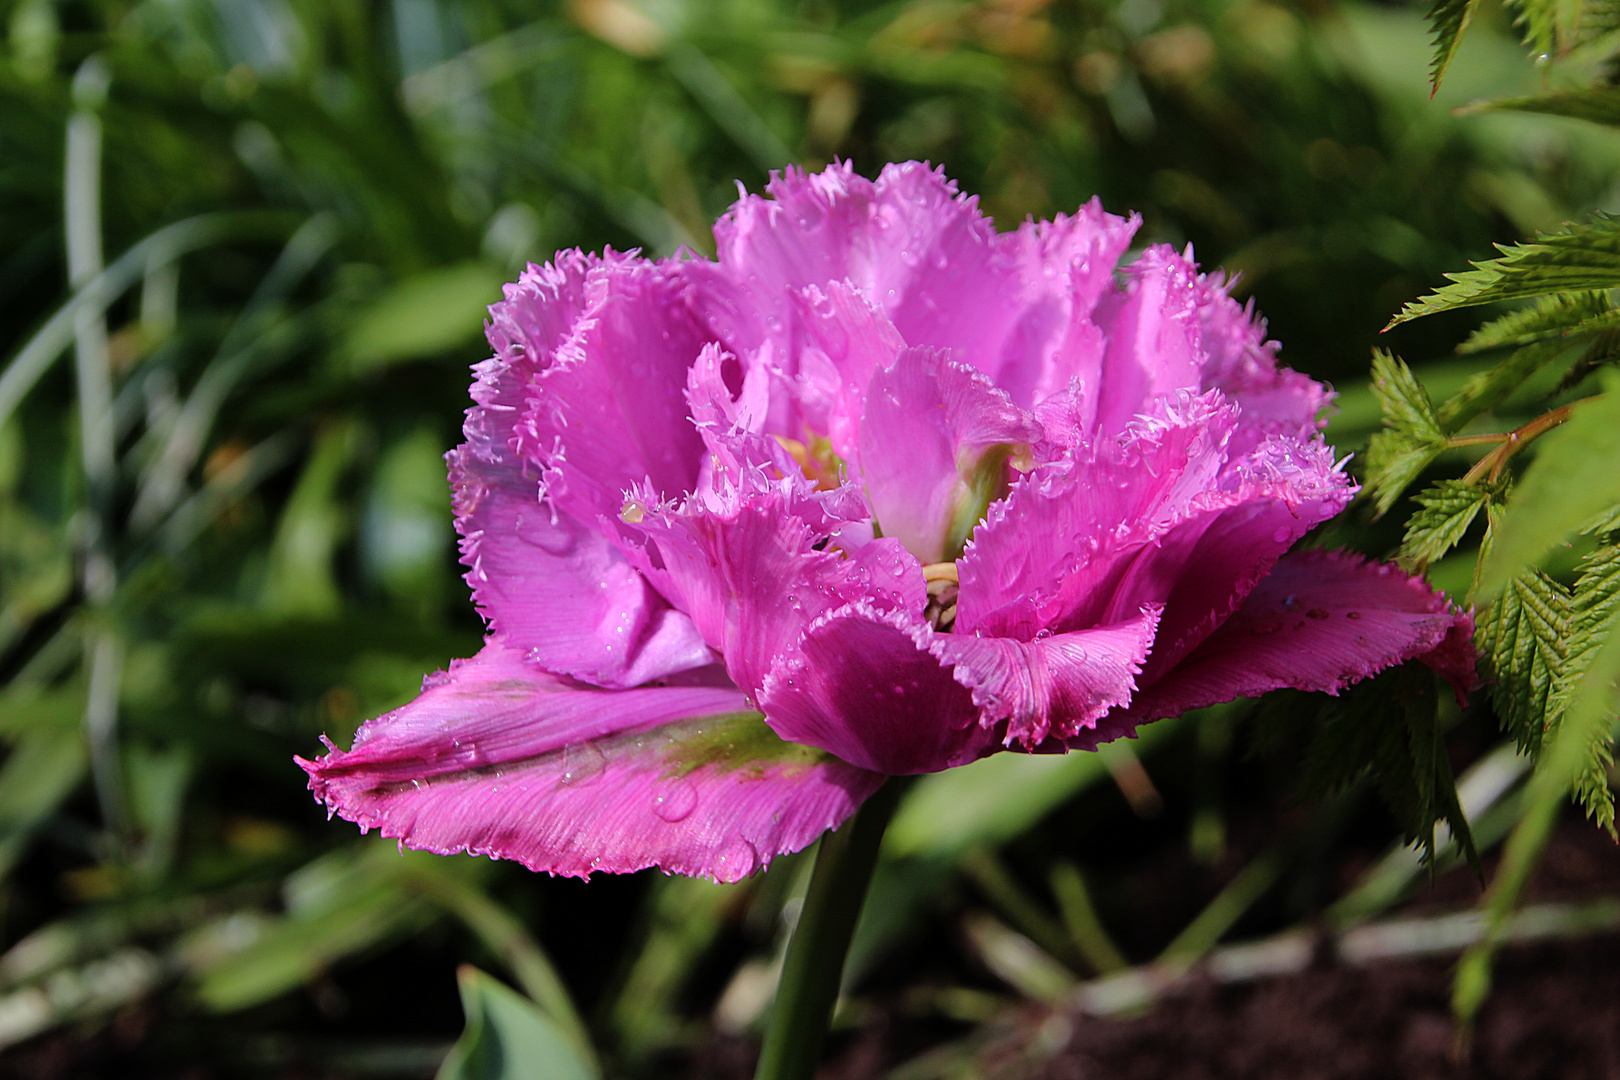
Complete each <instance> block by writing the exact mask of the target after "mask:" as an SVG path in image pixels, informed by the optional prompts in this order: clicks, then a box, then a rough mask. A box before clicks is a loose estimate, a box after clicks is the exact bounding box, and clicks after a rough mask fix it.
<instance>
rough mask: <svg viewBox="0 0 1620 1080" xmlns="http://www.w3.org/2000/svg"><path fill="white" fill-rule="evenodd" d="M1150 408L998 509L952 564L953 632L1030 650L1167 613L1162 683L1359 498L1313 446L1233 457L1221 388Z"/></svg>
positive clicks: (1285, 445) (1158, 659) (1159, 650)
mask: <svg viewBox="0 0 1620 1080" xmlns="http://www.w3.org/2000/svg"><path fill="white" fill-rule="evenodd" d="M1155 412H1156V415H1153V416H1146V417H1141V418H1139V419H1138V420H1137V421H1136V422H1134V423H1133V424H1132V425H1131V426H1130V427H1129V428H1127V430H1126V432H1125V433H1124V435H1123V436H1122V437H1121V438H1119V439H1117V440H1103V441H1102V442H1101V443H1099V444H1097V445H1096V446H1095V448H1094V449H1092V450H1090V451H1085V450H1084V449H1082V450H1081V451H1078V452H1076V453H1075V455H1074V456H1073V457H1071V458H1068V459H1065V460H1062V461H1059V462H1055V463H1053V464H1051V465H1049V466H1046V467H1044V468H1043V469H1041V470H1039V471H1038V472H1037V474H1036V475H1033V476H1031V477H1030V478H1029V479H1027V480H1025V481H1023V482H1022V483H1020V484H1019V485H1017V486H1016V487H1014V489H1013V491H1012V493H1011V494H1010V496H1009V497H1008V498H1007V499H1006V500H1005V501H1004V502H1002V503H1000V504H998V505H997V506H995V507H993V508H992V510H991V513H990V515H989V516H988V518H987V520H986V521H985V523H984V524H983V525H981V526H980V527H979V529H978V530H977V531H976V532H975V533H974V537H973V542H972V543H971V544H970V545H969V547H968V550H967V552H966V554H965V555H964V556H963V558H962V560H961V561H960V563H959V564H958V568H959V574H960V578H961V594H960V596H959V597H958V601H957V603H958V611H957V629H958V630H961V631H964V632H970V633H981V634H987V635H993V636H998V637H1011V638H1015V639H1017V640H1020V641H1028V640H1030V639H1031V638H1032V637H1033V635H1034V634H1035V633H1036V632H1038V631H1042V630H1049V631H1053V632H1060V633H1061V632H1064V631H1069V630H1076V629H1084V628H1087V627H1091V626H1105V625H1109V624H1112V623H1116V622H1120V621H1123V620H1126V619H1130V618H1132V617H1134V616H1135V614H1136V613H1137V612H1139V611H1141V610H1142V609H1143V608H1144V607H1147V606H1150V605H1161V606H1163V608H1164V614H1163V618H1162V620H1161V622H1160V625H1159V630H1158V640H1157V643H1156V644H1155V646H1154V649H1153V653H1152V655H1151V656H1150V657H1149V659H1148V661H1147V672H1148V676H1149V677H1150V678H1151V677H1154V676H1156V675H1157V674H1158V673H1159V672H1161V671H1163V670H1164V668H1166V667H1167V666H1168V665H1169V664H1171V663H1174V662H1175V660H1177V659H1179V658H1180V656H1182V655H1185V653H1186V652H1187V651H1188V650H1189V649H1191V648H1192V647H1193V646H1194V645H1196V644H1197V643H1198V642H1199V641H1201V640H1202V639H1203V637H1204V636H1206V635H1207V634H1208V633H1209V632H1210V631H1211V630H1213V629H1214V628H1215V626H1216V625H1218V624H1219V622H1220V621H1221V620H1223V619H1224V618H1226V616H1228V615H1229V614H1230V613H1231V612H1232V611H1233V610H1235V609H1236V607H1237V605H1238V604H1239V603H1241V602H1242V600H1243V598H1244V596H1246V595H1247V594H1248V592H1249V590H1250V589H1251V588H1253V587H1254V585H1255V583H1256V582H1257V581H1259V580H1260V579H1261V577H1262V576H1263V575H1264V574H1265V573H1266V572H1267V571H1268V570H1269V569H1270V568H1271V565H1272V563H1273V562H1274V561H1275V560H1276V559H1277V558H1278V557H1279V556H1280V555H1281V554H1282V553H1283V552H1284V551H1286V550H1287V549H1288V548H1289V547H1290V546H1292V545H1293V544H1294V543H1296V542H1297V541H1298V540H1299V539H1300V537H1301V536H1303V535H1304V534H1305V533H1306V532H1307V531H1308V530H1310V529H1311V528H1312V527H1314V526H1315V525H1317V524H1318V523H1320V522H1321V521H1324V520H1326V519H1327V518H1329V517H1331V516H1332V515H1333V514H1335V513H1337V512H1338V511H1339V510H1340V509H1342V508H1343V506H1344V504H1345V503H1346V502H1347V501H1348V500H1349V498H1350V496H1351V495H1352V494H1353V493H1354V486H1353V484H1352V483H1351V482H1350V480H1349V478H1348V477H1347V476H1345V475H1344V473H1343V472H1342V471H1341V470H1339V469H1338V468H1336V467H1335V465H1334V463H1333V460H1332V457H1331V451H1329V450H1328V449H1327V447H1326V446H1325V445H1324V444H1322V443H1321V442H1320V441H1319V440H1318V441H1316V442H1312V443H1299V442H1288V441H1284V440H1272V441H1270V442H1268V443H1267V444H1265V446H1264V447H1262V448H1260V449H1258V450H1257V451H1256V452H1255V453H1253V454H1251V455H1249V456H1248V457H1245V458H1242V459H1239V460H1238V461H1235V462H1234V461H1231V460H1229V458H1228V456H1227V453H1226V447H1227V445H1228V442H1229V440H1230V439H1231V437H1232V434H1233V432H1234V431H1235V430H1237V429H1238V426H1239V424H1240V413H1239V412H1238V410H1237V408H1236V407H1235V406H1233V405H1232V404H1231V403H1228V402H1225V401H1224V400H1223V399H1222V398H1221V396H1220V395H1219V394H1218V393H1209V394H1204V395H1202V396H1200V397H1196V398H1189V397H1186V396H1185V395H1182V396H1179V397H1177V398H1170V399H1161V400H1160V401H1159V402H1158V403H1157V404H1156V407H1155ZM1049 415H1051V414H1050V413H1046V414H1043V418H1044V416H1049ZM1048 427H1049V428H1050V427H1052V425H1050V424H1049V425H1048Z"/></svg>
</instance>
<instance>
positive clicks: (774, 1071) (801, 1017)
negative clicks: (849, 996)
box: [754, 780, 906, 1080]
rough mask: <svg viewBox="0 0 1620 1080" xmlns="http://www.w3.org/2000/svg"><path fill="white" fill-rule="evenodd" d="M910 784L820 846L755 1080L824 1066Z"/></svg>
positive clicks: (888, 791) (809, 1073)
mask: <svg viewBox="0 0 1620 1080" xmlns="http://www.w3.org/2000/svg"><path fill="white" fill-rule="evenodd" d="M905 787H906V785H905V783H904V782H903V781H900V780H890V781H889V782H888V783H886V784H884V785H883V786H882V787H881V788H879V789H878V791H877V794H875V795H873V796H872V797H871V798H870V799H868V800H867V801H866V805H865V806H863V807H861V808H860V810H859V811H857V812H856V814H855V816H854V817H852V818H850V819H849V820H848V821H846V822H845V823H844V824H843V826H842V827H840V828H839V829H838V830H837V831H835V832H830V833H827V834H826V835H825V836H823V837H822V838H821V843H820V844H819V845H818V846H817V848H816V865H815V869H814V870H812V871H811V873H810V888H809V890H808V891H807V892H806V893H805V897H804V907H803V908H802V909H800V912H799V922H798V925H797V926H795V927H794V929H793V937H792V938H791V939H790V940H789V941H788V947H787V956H786V957H785V958H784V959H783V961H782V978H781V980H780V981H779V982H778V983H777V984H776V1005H775V1007H774V1008H773V1009H772V1011H771V1021H770V1026H769V1027H768V1028H767V1029H766V1031H765V1045H764V1046H763V1047H762V1048H761V1050H760V1055H759V1068H758V1069H757V1070H756V1071H755V1073H754V1080H809V1078H811V1077H813V1076H815V1073H816V1066H817V1065H818V1064H820V1062H821V1044H822V1043H823V1042H824V1041H825V1040H826V1038H827V1027H828V1025H829V1024H830V1023H831V1022H832V1010H833V1005H834V1003H835V1002H837V1000H838V988H839V984H840V982H841V981H842V980H843V975H844V957H845V955H846V954H847V953H848V952H849V942H850V939H851V938H852V937H853V936H854V934H855V922H856V920H857V919H858V918H859V917H860V914H861V906H862V904H863V903H864V902H865V900H866V889H867V886H868V885H870V884H871V882H872V870H873V868H875V867H876V866H877V857H878V848H879V847H880V846H881V845H882V843H883V830H884V829H886V828H888V826H889V819H890V818H891V817H893V816H894V808H895V806H896V805H897V804H898V803H899V801H900V795H901V792H903V791H904V790H905Z"/></svg>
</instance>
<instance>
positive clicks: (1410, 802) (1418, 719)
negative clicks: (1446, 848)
mask: <svg viewBox="0 0 1620 1080" xmlns="http://www.w3.org/2000/svg"><path fill="white" fill-rule="evenodd" d="M1438 703H1439V701H1438V698H1437V696H1436V693H1435V676H1434V672H1432V671H1430V670H1428V669H1427V668H1425V667H1423V665H1421V664H1408V665H1406V666H1404V667H1399V668H1395V669H1393V670H1390V671H1386V672H1384V673H1383V674H1381V675H1379V676H1377V677H1376V678H1374V679H1369V680H1367V681H1366V682H1363V683H1361V684H1360V685H1359V686H1357V687H1355V689H1353V690H1351V691H1349V692H1348V693H1346V694H1344V695H1343V696H1341V697H1338V698H1335V699H1334V700H1333V701H1331V702H1330V703H1329V704H1328V705H1327V706H1326V707H1325V708H1324V709H1323V711H1322V714H1321V718H1320V721H1319V724H1318V727H1317V729H1316V732H1315V735H1314V737H1313V738H1312V741H1311V745H1310V748H1309V750H1308V751H1307V753H1306V757H1305V762H1304V765H1303V767H1302V769H1301V770H1300V782H1299V783H1300V794H1301V795H1303V796H1306V797H1312V798H1315V797H1320V796H1321V795H1324V794H1327V793H1329V792H1331V791H1334V790H1337V789H1341V788H1343V787H1345V786H1347V785H1349V784H1350V783H1352V782H1354V781H1356V780H1357V779H1359V778H1361V777H1362V776H1364V775H1368V774H1369V773H1370V775H1371V777H1372V779H1373V782H1374V783H1375V784H1376V786H1377V789H1378V794H1379V797H1380V798H1381V799H1382V800H1383V802H1384V805H1385V806H1386V807H1387V808H1388V809H1389V811H1390V813H1391V814H1392V815H1393V816H1394V818H1395V820H1396V821H1397V822H1398V823H1399V824H1400V826H1401V829H1402V831H1403V832H1404V833H1405V834H1406V838H1407V839H1408V840H1409V841H1415V842H1417V843H1420V844H1422V845H1423V853H1424V861H1425V862H1429V863H1432V862H1433V859H1434V855H1435V845H1434V826H1435V823H1436V822H1438V821H1441V820H1444V821H1445V822H1446V823H1447V824H1449V825H1450V826H1451V831H1452V835H1453V836H1455V837H1456V838H1457V840H1458V843H1459V844H1460V845H1461V847H1462V850H1463V852H1464V853H1465V854H1466V855H1467V857H1468V860H1469V862H1471V863H1476V864H1477V861H1478V856H1477V854H1476V853H1475V850H1474V839H1473V835H1472V834H1471V833H1470V831H1469V828H1468V819H1467V817H1466V816H1464V814H1463V812H1462V805H1461V803H1460V801H1459V800H1458V798H1457V784H1456V780H1455V778H1454V777H1453V776H1452V774H1451V766H1450V763H1449V762H1448V761H1447V759H1446V754H1445V748H1444V746H1443V744H1442V742H1441V738H1440V735H1441V732H1440V728H1439V723H1438V718H1439V712H1438V708H1437V706H1438Z"/></svg>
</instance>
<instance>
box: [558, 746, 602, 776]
mask: <svg viewBox="0 0 1620 1080" xmlns="http://www.w3.org/2000/svg"><path fill="white" fill-rule="evenodd" d="M606 768H607V755H606V754H604V753H602V750H601V747H599V746H597V745H596V744H595V743H571V744H569V745H568V746H565V747H563V752H562V779H561V780H559V781H558V783H560V784H565V785H567V786H569V787H584V786H585V785H586V784H591V783H595V782H596V781H597V780H600V779H601V778H602V772H603V771H604V770H605V769H606Z"/></svg>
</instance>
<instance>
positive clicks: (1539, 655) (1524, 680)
mask: <svg viewBox="0 0 1620 1080" xmlns="http://www.w3.org/2000/svg"><path fill="white" fill-rule="evenodd" d="M1569 630H1570V598H1569V594H1568V593H1567V592H1566V591H1565V590H1564V587H1563V586H1562V585H1559V584H1558V583H1557V582H1556V581H1554V580H1553V579H1552V578H1550V577H1548V576H1547V575H1546V574H1543V573H1542V572H1541V571H1539V570H1531V571H1528V572H1526V573H1523V574H1520V575H1519V576H1517V577H1515V578H1513V579H1512V580H1511V581H1509V582H1508V584H1507V587H1506V588H1505V589H1504V590H1503V591H1502V595H1501V596H1499V597H1498V598H1497V599H1496V601H1495V602H1494V603H1492V604H1491V606H1490V607H1489V608H1488V609H1487V610H1486V612H1485V616H1484V617H1483V618H1482V619H1481V620H1480V621H1479V626H1478V630H1477V633H1476V638H1477V641H1478V644H1479V651H1480V655H1481V659H1482V661H1483V662H1484V665H1485V669H1486V672H1487V674H1488V675H1489V676H1490V678H1491V679H1492V682H1491V703H1492V704H1493V705H1495V707H1496V715H1497V718H1498V720H1500V721H1501V724H1502V727H1503V729H1504V730H1506V731H1507V732H1508V734H1510V735H1512V736H1513V738H1514V739H1515V741H1517V742H1518V744H1519V746H1520V747H1521V748H1522V749H1523V750H1524V751H1525V752H1526V753H1529V754H1532V755H1534V754H1536V753H1537V752H1538V751H1539V750H1540V749H1541V739H1542V736H1543V734H1544V733H1545V729H1546V718H1547V707H1548V703H1549V700H1550V699H1551V697H1552V693H1553V690H1554V688H1555V684H1556V683H1557V681H1558V679H1559V678H1561V677H1562V676H1563V673H1564V664H1565V660H1566V659H1567V657H1568V653H1569Z"/></svg>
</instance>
